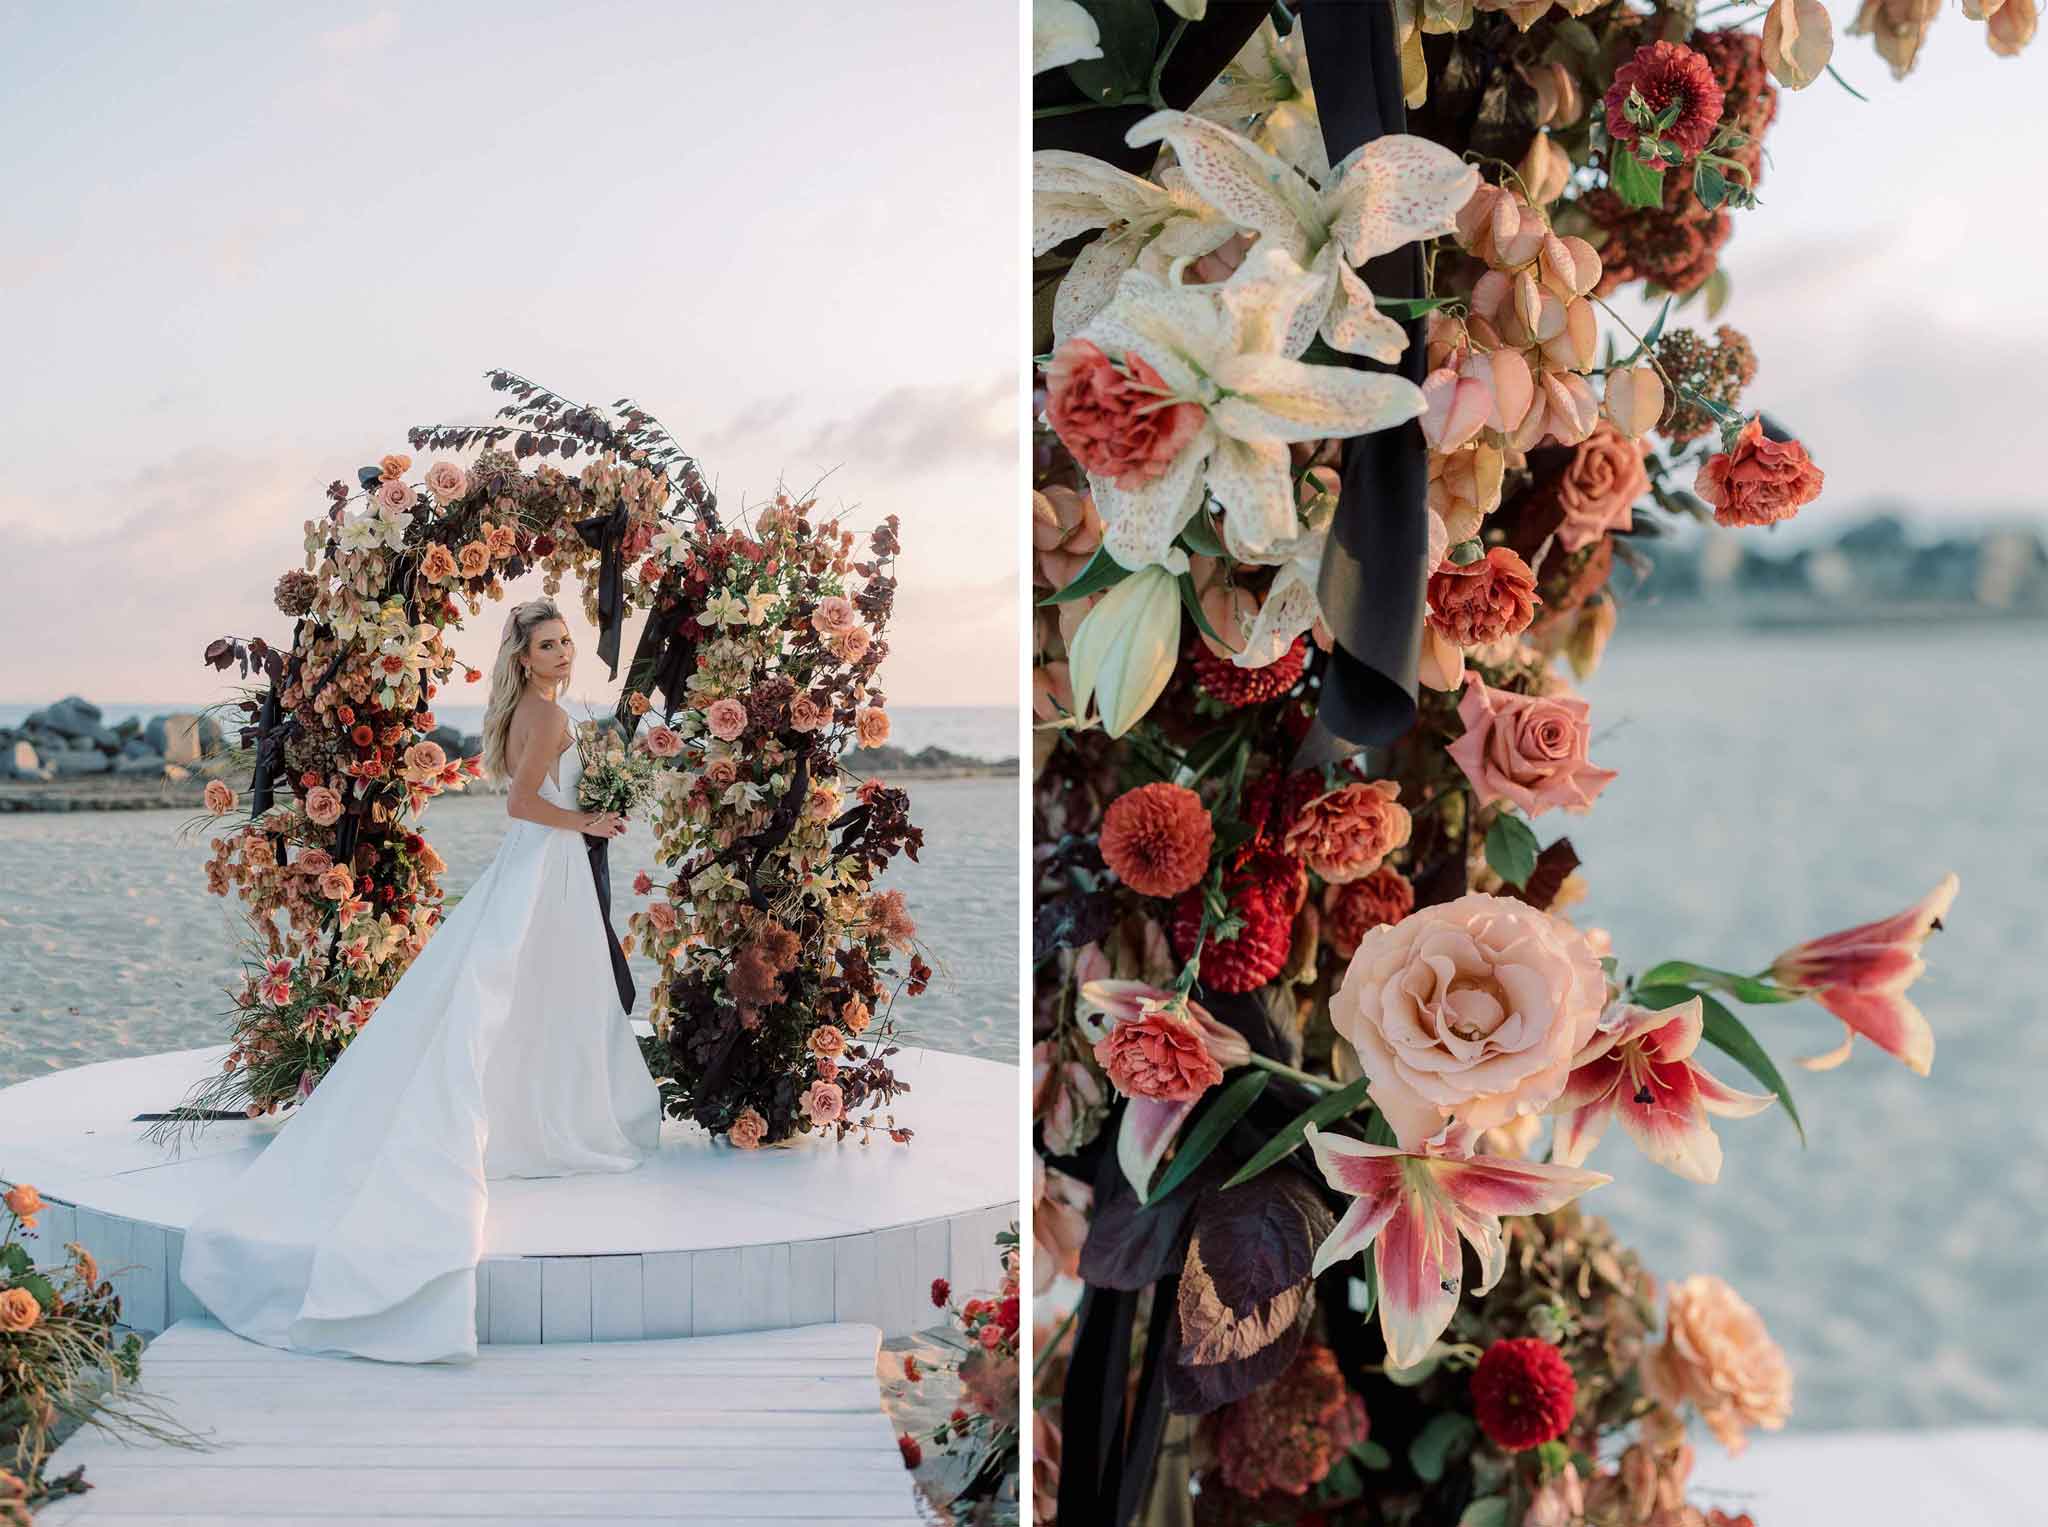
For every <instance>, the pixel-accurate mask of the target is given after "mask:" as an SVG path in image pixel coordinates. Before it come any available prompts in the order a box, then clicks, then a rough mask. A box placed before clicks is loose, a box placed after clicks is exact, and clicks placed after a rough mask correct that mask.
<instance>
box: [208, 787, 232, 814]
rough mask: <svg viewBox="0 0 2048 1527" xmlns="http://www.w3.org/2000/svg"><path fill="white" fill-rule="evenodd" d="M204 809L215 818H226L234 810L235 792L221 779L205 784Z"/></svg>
mask: <svg viewBox="0 0 2048 1527" xmlns="http://www.w3.org/2000/svg"><path fill="white" fill-rule="evenodd" d="M206 809H207V810H208V811H210V812H212V813H213V814H214V815H215V816H217V817H218V816H226V815H227V814H228V813H229V812H230V811H233V810H234V809H235V792H234V790H233V789H232V788H231V787H230V786H229V784H228V782H227V781H226V780H223V779H210V780H208V781H207V782H206Z"/></svg>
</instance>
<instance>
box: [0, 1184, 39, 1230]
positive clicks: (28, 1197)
mask: <svg viewBox="0 0 2048 1527" xmlns="http://www.w3.org/2000/svg"><path fill="white" fill-rule="evenodd" d="M0 1203H5V1204H6V1205H7V1208H8V1212H9V1213H11V1214H13V1215H14V1216H15V1217H16V1218H17V1219H19V1220H20V1221H21V1222H22V1224H24V1225H26V1226H28V1227H29V1228H30V1229H34V1228H35V1223H36V1216H37V1215H38V1214H40V1213H42V1212H43V1195H42V1194H40V1193H38V1192H37V1191H36V1190H35V1189H34V1188H33V1187H31V1186H29V1184H27V1183H25V1182H24V1183H21V1184H19V1185H18V1186H15V1187H12V1188H9V1189H8V1190H7V1193H6V1196H5V1197H4V1198H0Z"/></svg>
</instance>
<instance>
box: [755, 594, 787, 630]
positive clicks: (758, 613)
mask: <svg viewBox="0 0 2048 1527" xmlns="http://www.w3.org/2000/svg"><path fill="white" fill-rule="evenodd" d="M781 599H782V595H781V594H779V593H777V592H776V591H775V590H774V589H757V590H755V591H754V592H753V593H751V594H749V595H747V624H748V625H750V626H758V625H759V624H761V622H762V621H764V620H766V619H767V618H768V612H769V611H770V610H772V609H774V608H775V606H776V605H777V604H778V603H780V602H781Z"/></svg>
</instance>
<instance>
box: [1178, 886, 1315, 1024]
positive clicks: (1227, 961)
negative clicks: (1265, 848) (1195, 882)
mask: <svg viewBox="0 0 2048 1527" xmlns="http://www.w3.org/2000/svg"><path fill="white" fill-rule="evenodd" d="M1223 889H1224V892H1225V894H1226V895H1228V897H1229V898H1230V909H1231V911H1233V912H1235V913H1237V914H1238V915H1239V916H1240V917H1241V918H1243V920H1244V927H1243V928H1242V929H1241V930H1239V932H1238V933H1237V934H1236V936H1234V937H1232V938H1227V939H1220V938H1218V937H1217V936H1216V932H1215V930H1214V929H1213V928H1212V929H1211V930H1210V932H1209V941H1208V942H1207V943H1206V944H1204V945H1203V946H1202V984H1203V985H1204V986H1206V987H1208V988H1209V989H1210V990H1212V991H1227V992H1246V991H1257V990H1258V989H1259V988H1260V987H1261V986H1264V985H1265V984H1266V983H1267V982H1268V981H1271V980H1272V979H1273V978H1274V977H1275V976H1277V975H1279V974H1280V972H1281V971H1283V970H1285V969H1286V968H1287V957H1288V956H1289V955H1290V954H1292V953H1293V952H1294V914H1295V913H1296V912H1298V911H1299V910H1301V900H1302V896H1303V894H1304V893H1305V891H1306V877H1305V876H1304V874H1303V872H1302V868H1301V864H1300V861H1299V860H1295V859H1289V858H1287V857H1286V856H1284V855H1281V854H1258V855H1255V856H1253V858H1252V859H1251V861H1250V862H1248V863H1246V864H1243V865H1241V866H1239V867H1238V868H1236V869H1234V870H1233V871H1231V872H1230V873H1229V874H1227V875H1226V876H1225V877H1224V881H1223ZM1201 928H1202V892H1201V889H1200V888H1199V887H1197V888H1195V889H1194V890H1190V891H1188V892H1185V893H1184V894H1183V895H1182V896H1181V897H1180V899H1179V900H1178V901H1176V902H1175V903H1174V904H1173V930H1172V936H1173V948H1174V952H1175V953H1176V954H1178V955H1179V956H1180V957H1181V958H1182V959H1187V958H1188V957H1189V956H1191V955H1192V954H1193V953H1194V952H1195V940H1196V937H1197V936H1198V935H1199V934H1200V932H1201Z"/></svg>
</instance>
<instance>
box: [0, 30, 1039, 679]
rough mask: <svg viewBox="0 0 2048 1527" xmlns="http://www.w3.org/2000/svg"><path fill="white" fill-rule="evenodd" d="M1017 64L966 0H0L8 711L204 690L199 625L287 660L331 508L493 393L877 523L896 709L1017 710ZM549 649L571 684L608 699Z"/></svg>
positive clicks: (597, 671)
mask: <svg viewBox="0 0 2048 1527" xmlns="http://www.w3.org/2000/svg"><path fill="white" fill-rule="evenodd" d="M764 17H772V18H773V23H772V25H764V24H763V18H764ZM1019 37H1020V27H1019V25H1018V23H1017V20H1016V17H1015V15H1014V13H1013V12H1011V11H1010V9H1009V7H1007V6H1005V5H1001V4H963V3H960V0H888V3H887V4H881V5H866V6H852V5H846V4H844V3H842V0H789V3H785V4H780V5H777V6H774V7H767V6H758V7H757V6H743V5H729V4H721V5H710V4H692V5H677V4H673V3H662V0H609V3H586V4H579V5H577V6H573V7H563V6H559V5H552V4H550V5H541V4H530V3H523V0H496V3H492V4H489V5H484V4H475V3H469V0H435V3H433V4H431V5H429V4H423V3H417V0H415V3H410V4H408V3H398V4H392V5H369V6H360V5H357V6H350V5H321V6H310V5H279V4H274V3H258V0H194V3H188V4H182V5H179V6H175V7H172V6H157V5H146V4H139V3H138V4H104V3H102V4H91V3H87V4H77V5H68V6H62V7H59V6H54V5H49V4H43V3H14V4H5V3H0V52H4V54H5V56H6V58H7V75H8V88H7V90H6V91H5V92H4V94H0V144H4V145H5V147H4V148H0V163H4V169H0V183H4V184H5V186H6V193H7V194H6V195H5V197H4V198H0V353H4V354H5V356H6V357H7V361H8V364H7V366H6V367H5V368H4V370H0V447H4V454H5V459H6V461H7V471H6V473H5V475H4V478H0V654H4V656H0V701H40V700H46V699H50V698H54V697H56V696H58V695H61V694H66V693H71V692H77V693H82V694H84V695H86V696H87V697H88V698H98V699H102V700H125V701H163V702H169V701H193V700H206V699H210V698H213V697H214V696H215V695H216V694H217V693H219V690H218V687H217V685H218V681H217V680H215V678H214V676H213V675H212V674H211V672H210V671H209V670H207V669H205V668H204V667H203V666H202V665H201V663H200V660H199V655H200V652H201V650H202V649H203V647H204V646H205V644H206V643H207V641H209V640H210V639H212V638H213V637H215V636H219V635H224V634H229V633H233V634H237V635H243V636H256V635H265V636H269V637H270V638H272V639H274V640H277V639H284V638H288V637H289V635H290V623H289V621H288V620H287V619H286V618H285V617H284V616H282V615H280V614H279V613H278V612H277V610H276V609H275V607H274V606H273V605H272V603H271V595H270V591H271V588H272V585H273V584H274V583H275V581H276V578H277V576H278V574H279V573H281V572H283V571H284V570H285V569H287V568H289V567H292V566H298V565H302V564H303V526H304V522H305V520H306V519H307V518H308V517H309V516H313V515H317V514H319V513H320V512H321V511H322V507H323V505H322V493H323V490H324V488H325V486H326V485H327V483H328V482H330V481H332V480H333V479H335V478H337V477H341V478H345V479H350V478H353V476H354V473H355V469H356V468H357V467H358V466H359V465H361V464H364V463H366V462H374V461H375V460H376V459H377V458H378V457H379V456H380V455H382V454H383V453H384V452H386V451H391V450H403V449H405V448H406V447H405V439H404V436H405V430H406V428H407V427H408V426H411V425H415V424H429V423H443V422H454V421H481V420H484V419H486V418H487V417H488V415H489V414H490V413H491V412H492V411H493V410H494V409H495V408H496V407H497V405H498V404H499V403H500V402H502V401H503V399H502V398H501V397H499V395H497V394H494V393H492V392H491V391H490V389H489V387H488V386H487V385H486V384H485V382H484V380H483V372H484V371H485V370H486V369H487V368H489V367H492V366H505V367H509V368H511V369H513V370H515V371H520V372H523V373H525V374H526V375H528V376H531V377H534V378H536V379H537V380H539V381H541V382H543V383H545V384H547V385H548V386H550V387H552V388H554V389H555V390H556V391H558V392H561V393H563V394H565V395H568V396H571V397H575V398H579V399H583V400H587V401H593V402H610V401H611V400H613V399H615V398H619V397H622V396H628V395H630V396H632V397H634V398H636V399H638V400H639V401H640V402H641V403H642V404H643V405H644V406H645V407H647V408H648V409H649V410H650V411H651V412H652V413H654V414H655V415H656V416H657V417H659V418H660V419H661V420H662V421H663V422H664V423H665V424H666V425H667V426H668V427H669V429H670V430H671V431H672V432H673V433H674V434H675V435H676V437H677V438H678V439H679V440H680V441H681V442H682V443H683V444H684V446H685V447H686V448H688V449H690V450H692V451H693V452H695V453H696V454H697V455H698V457H699V459H700V461H701V462H702V464H703V467H704V470H705V472H706V474H707V476H709V477H710V478H711V479H712V480H713V482H714V484H715V486H716V487H717V489H718V491H719V494H720V498H721V501H722V502H723V503H724V504H725V505H726V506H729V507H730V506H736V505H738V504H740V503H741V502H743V501H746V502H754V501H759V500H760V499H763V498H765V497H766V496H768V495H770V494H772V492H773V491H774V489H775V486H776V482H777V480H778V477H781V478H785V479H786V480H787V481H788V482H789V483H790V484H791V485H792V486H793V487H802V486H805V485H808V484H810V483H812V482H814V481H816V480H817V479H819V478H820V477H824V479H825V481H824V485H823V487H822V489H821V492H820V499H821V502H822V503H823V505H824V506H825V507H826V508H827V509H828V510H841V509H843V510H845V511H846V515H845V518H846V521H847V523H849V524H850V525H852V526H855V527H858V528H865V527H867V526H869V525H872V524H874V523H876V522H878V521H879V520H880V519H881V518H882V516H884V515H885V514H888V513H891V512H893V513H896V514H899V515H900V516H901V517H902V520H903V541H904V551H903V555H902V557H901V559H900V561H899V564H898V569H897V572H898V577H899V579H900V582H901V590H900V593H899V598H898V614H897V619H896V621H895V623H894V625H893V626H892V631H891V637H892V640H891V646H892V652H891V656H890V658H889V661H888V664H887V666H886V667H885V668H884V669H883V671H882V677H883V681H884V688H885V689H886V691H887V692H888V694H889V696H890V699H891V703H894V704H904V705H910V704H928V705H975V704H986V705H1011V704H1014V703H1016V700H1017V695H1018V687H1019V673H1018V662H1017V658H1016V650H1017V647H1016V643H1017V636H1016V633H1017V630H1018V621H1019V615H1018V599H1019V585H1018V579H1017V570H1018V567H1017V564H1018V552H1017V548H1018V545H1019V542H1020V540H1021V532H1020V531H1019V529H1018V525H1019V515H1018V509H1017V505H1018V502H1019V494H1018V490H1017V488H1016V486H1015V483H1016V475H1017V462H1018V446H1017V423H1018V420H1019V419H1020V418H1021V414H1022V408H1023V406H1024V405H1023V403H1022V400H1021V397H1020V395H1019V392H1018V389H1017V386H1016V384H1015V382H1014V380H1013V379H1014V378H1016V376H1017V375H1018V360H1017V358H1018V356H1019V355H1021V354H1022V353H1023V348H1024V345H1025V344H1026V342H1027V341H1026V337H1025V334H1024V324H1023V316H1022V308H1021V303H1020V301H1019V300H1017V298H1016V294H1017V293H1019V292H1020V290H1021V283H1022V279H1023V276H1022V271H1023V247H1022V246H1023V244H1024V236H1023V226H1022V217H1023V206H1022V185H1021V179H1022V176H1021V153H1022V149H1021V136H1022V95H1021V84H1020V64H1019V51H1020V49H1019ZM424 467H425V461H424V459H423V460H421V461H420V463H419V464H418V466H417V467H416V471H421V470H424ZM827 474H829V475H827ZM530 581H531V583H532V584H533V587H532V588H530V589H529V588H526V587H523V586H522V587H518V588H516V589H515V590H514V595H515V597H526V596H528V595H530V594H535V593H538V592H539V588H538V582H539V580H538V578H534V579H532V580H530ZM564 592H565V593H567V592H569V591H568V590H565V591H564ZM502 621H503V609H502V607H493V606H491V605H489V604H488V603H487V604H486V606H485V608H484V611H483V613H482V614H481V615H480V616H478V617H475V618H472V619H471V620H470V622H469V624H468V626H467V628H466V629H465V631H464V633H463V635H462V637H461V638H460V639H459V641H458V643H457V649H458V651H459V653H460V654H461V655H462V656H463V657H464V658H465V659H467V660H469V661H471V662H476V663H480V664H482V665H483V666H486V667H488V660H489V658H490V656H491V654H492V653H493V652H494V651H495V649H496V645H497V640H498V635H499V631H500V628H501V625H502ZM575 621H576V623H577V624H578V627H579V630H578V636H579V644H580V646H581V647H582V648H583V650H584V652H585V653H586V654H587V655H586V657H585V658H584V663H583V667H582V668H581V669H580V670H579V673H578V675H577V678H576V680H575V681H574V682H573V683H572V685H571V692H572V694H573V695H575V696H576V697H578V698H590V697H596V698H603V697H605V696H607V695H609V694H612V693H615V692H616V691H615V688H614V687H613V686H612V685H611V683H610V681H609V680H607V679H606V678H605V677H604V674H603V670H602V668H601V666H599V665H598V663H597V660H596V656H595V640H594V637H592V635H591V634H590V633H589V632H588V630H587V628H584V627H582V624H581V617H580V615H579V616H576V617H575ZM633 635H634V628H629V630H628V633H627V636H626V642H625V650H626V651H627V652H628V653H630V651H631V650H632V642H633ZM464 698H468V697H467V696H465V697H464ZM477 698H478V699H479V700H480V699H481V696H480V695H479V696H477Z"/></svg>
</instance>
